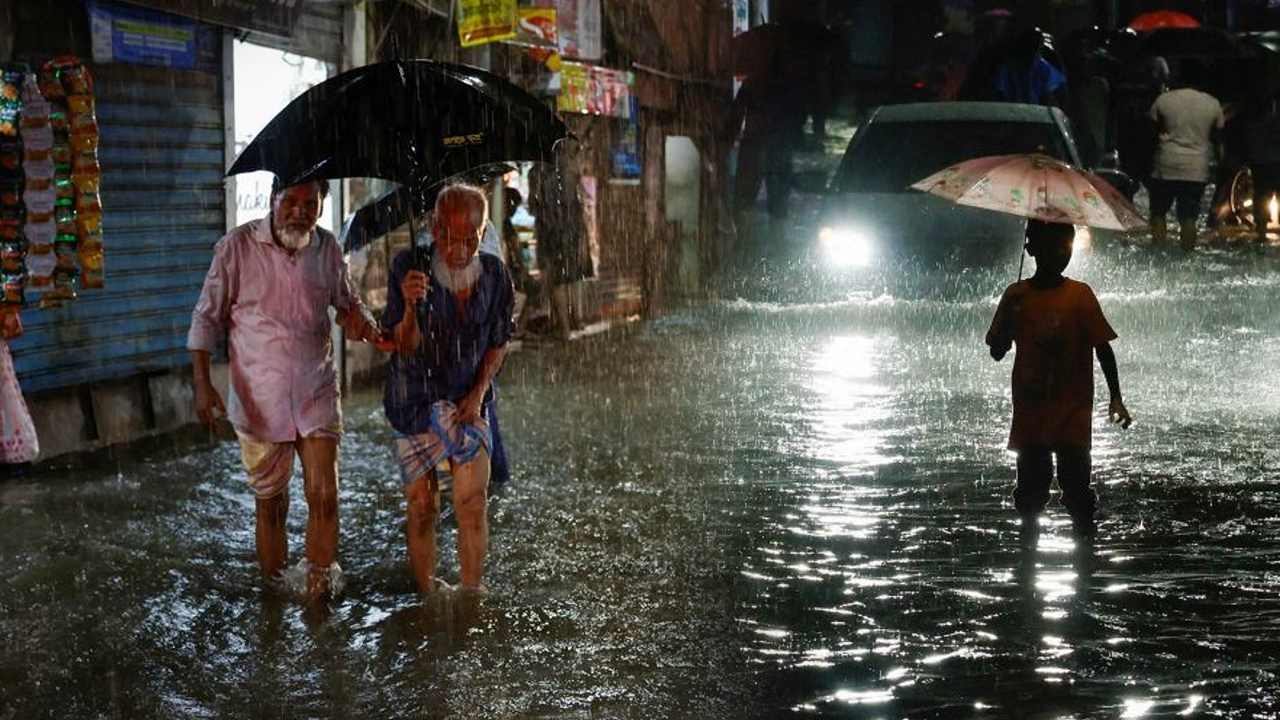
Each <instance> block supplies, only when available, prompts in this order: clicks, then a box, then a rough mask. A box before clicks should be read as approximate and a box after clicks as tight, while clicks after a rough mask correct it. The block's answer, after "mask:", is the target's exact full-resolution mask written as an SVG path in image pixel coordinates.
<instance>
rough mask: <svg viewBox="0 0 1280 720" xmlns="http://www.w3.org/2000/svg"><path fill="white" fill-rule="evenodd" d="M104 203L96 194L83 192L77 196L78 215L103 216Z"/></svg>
mask: <svg viewBox="0 0 1280 720" xmlns="http://www.w3.org/2000/svg"><path fill="white" fill-rule="evenodd" d="M101 214H102V201H101V200H99V199H98V193H96V192H82V193H78V194H77V195H76V215H77V216H84V215H101Z"/></svg>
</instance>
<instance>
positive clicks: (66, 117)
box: [39, 56, 103, 307]
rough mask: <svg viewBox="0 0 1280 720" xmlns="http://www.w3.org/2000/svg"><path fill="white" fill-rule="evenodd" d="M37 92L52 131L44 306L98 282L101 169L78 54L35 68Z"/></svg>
mask: <svg viewBox="0 0 1280 720" xmlns="http://www.w3.org/2000/svg"><path fill="white" fill-rule="evenodd" d="M39 94H40V95H42V96H43V98H44V100H45V101H46V102H47V103H48V106H49V127H50V129H51V130H52V135H53V142H52V151H51V153H50V156H51V159H52V163H53V166H52V167H53V172H52V178H53V180H52V187H53V203H54V205H53V227H54V237H53V254H54V267H53V282H52V289H51V290H49V292H46V293H45V294H44V296H43V297H42V298H41V300H40V306H41V307H49V306H54V305H58V304H61V303H62V302H64V301H67V300H74V299H75V298H76V289H77V286H80V287H85V288H100V287H102V286H103V278H102V269H103V268H102V265H103V263H102V202H101V200H100V199H99V197H98V190H99V186H100V184H101V177H102V171H101V169H100V167H99V165H98V120H97V116H96V111H95V108H94V101H93V81H92V79H91V78H90V75H89V70H88V69H87V68H86V67H84V65H83V64H82V63H81V62H80V61H79V60H78V59H77V58H74V57H69V56H68V57H59V58H54V59H53V60H50V61H49V62H47V63H45V64H44V65H43V66H42V67H41V68H40V80H39ZM42 169H43V168H42Z"/></svg>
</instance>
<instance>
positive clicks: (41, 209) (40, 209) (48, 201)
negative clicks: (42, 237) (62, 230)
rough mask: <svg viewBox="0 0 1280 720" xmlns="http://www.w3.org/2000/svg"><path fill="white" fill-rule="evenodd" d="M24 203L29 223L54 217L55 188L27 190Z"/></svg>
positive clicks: (23, 197)
mask: <svg viewBox="0 0 1280 720" xmlns="http://www.w3.org/2000/svg"><path fill="white" fill-rule="evenodd" d="M22 202H23V204H25V205H26V206H27V222H29V223H30V222H37V221H38V219H39V218H45V217H46V216H49V217H52V213H53V202H54V195H53V188H46V189H44V190H27V191H26V193H25V194H23V196H22Z"/></svg>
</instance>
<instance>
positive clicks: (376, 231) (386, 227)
mask: <svg viewBox="0 0 1280 720" xmlns="http://www.w3.org/2000/svg"><path fill="white" fill-rule="evenodd" d="M513 170H515V168H514V167H512V166H511V165H507V164H505V163H495V164H492V165H485V166H483V167H479V168H474V169H472V170H470V171H468V172H466V173H463V174H462V175H458V176H453V177H448V178H445V179H443V180H440V181H438V182H435V183H432V184H430V185H426V186H416V187H415V186H410V185H401V186H400V187H398V188H396V189H395V190H392V191H390V192H388V193H386V194H384V195H382V197H379V198H378V199H377V200H375V201H374V202H371V203H369V204H368V205H365V206H364V207H362V208H360V209H359V210H356V211H355V213H353V214H352V215H351V217H349V218H347V221H346V222H345V223H343V225H342V236H341V238H340V240H341V241H342V251H343V252H346V253H350V252H355V251H357V250H359V249H360V248H362V247H364V246H365V245H368V244H369V243H371V242H373V241H374V240H377V239H378V238H380V237H382V236H383V235H386V234H387V233H389V232H391V231H392V230H395V229H396V228H398V227H400V226H401V225H403V224H405V223H406V222H408V221H409V220H410V218H412V217H422V216H425V215H426V214H427V212H429V211H430V210H431V209H432V208H433V207H434V206H435V202H436V195H438V194H439V193H440V191H441V190H443V189H444V187H445V186H446V185H448V184H449V183H452V182H469V183H474V184H476V185H483V184H485V183H487V182H489V181H490V180H492V179H494V178H497V177H501V176H503V175H505V174H507V173H509V172H511V171H513Z"/></svg>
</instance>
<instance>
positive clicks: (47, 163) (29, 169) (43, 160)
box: [22, 151, 57, 178]
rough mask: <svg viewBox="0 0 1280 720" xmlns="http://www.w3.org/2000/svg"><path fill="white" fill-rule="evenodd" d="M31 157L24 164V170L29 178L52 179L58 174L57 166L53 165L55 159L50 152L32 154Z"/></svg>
mask: <svg viewBox="0 0 1280 720" xmlns="http://www.w3.org/2000/svg"><path fill="white" fill-rule="evenodd" d="M30 155H31V157H30V158H29V159H28V160H27V161H26V162H24V163H23V164H22V169H23V170H24V171H25V173H26V176H27V177H29V178H52V177H53V176H54V174H55V173H56V172H57V168H56V166H54V164H53V158H52V157H50V156H49V153H48V152H44V153H41V152H39V151H37V152H34V153H30Z"/></svg>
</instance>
